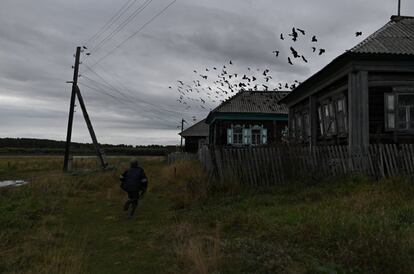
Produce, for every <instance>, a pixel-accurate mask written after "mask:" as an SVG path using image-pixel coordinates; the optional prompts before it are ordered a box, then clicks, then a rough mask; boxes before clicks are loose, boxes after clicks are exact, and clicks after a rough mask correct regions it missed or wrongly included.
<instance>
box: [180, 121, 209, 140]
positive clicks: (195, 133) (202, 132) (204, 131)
mask: <svg viewBox="0 0 414 274" xmlns="http://www.w3.org/2000/svg"><path fill="white" fill-rule="evenodd" d="M208 133H209V129H208V125H207V124H206V119H204V120H201V121H200V122H198V123H196V124H194V125H192V126H191V127H189V128H187V129H186V130H184V131H183V132H181V133H179V134H180V135H181V136H182V137H207V136H208Z"/></svg>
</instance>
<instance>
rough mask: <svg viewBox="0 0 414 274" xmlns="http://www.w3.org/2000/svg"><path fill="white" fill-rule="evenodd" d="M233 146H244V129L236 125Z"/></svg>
mask: <svg viewBox="0 0 414 274" xmlns="http://www.w3.org/2000/svg"><path fill="white" fill-rule="evenodd" d="M233 144H235V145H242V144H243V127H242V126H240V125H236V126H234V127H233Z"/></svg>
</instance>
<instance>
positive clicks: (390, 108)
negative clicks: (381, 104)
mask: <svg viewBox="0 0 414 274" xmlns="http://www.w3.org/2000/svg"><path fill="white" fill-rule="evenodd" d="M395 101H396V100H395V95H394V94H385V128H386V129H388V130H393V129H395V120H396V117H395V108H396V107H395V105H396V104H395V103H396V102H395Z"/></svg>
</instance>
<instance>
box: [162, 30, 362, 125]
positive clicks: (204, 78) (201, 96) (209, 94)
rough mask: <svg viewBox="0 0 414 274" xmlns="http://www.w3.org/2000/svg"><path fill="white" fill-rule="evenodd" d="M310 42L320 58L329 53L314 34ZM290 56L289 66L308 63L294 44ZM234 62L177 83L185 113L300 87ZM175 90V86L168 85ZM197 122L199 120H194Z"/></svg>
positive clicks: (299, 33)
mask: <svg viewBox="0 0 414 274" xmlns="http://www.w3.org/2000/svg"><path fill="white" fill-rule="evenodd" d="M361 35H362V32H356V33H355V36H356V37H358V36H361ZM306 36H307V31H305V30H303V29H300V28H295V27H293V28H292V31H291V33H288V34H287V35H286V34H284V33H281V34H280V40H284V41H286V40H288V37H290V39H291V40H292V41H293V42H297V41H299V40H300V39H302V38H303V37H306ZM311 36H312V37H311V38H310V39H309V40H308V41H310V43H312V44H311V49H312V52H313V53H314V54H315V55H318V56H321V55H323V54H324V53H326V49H325V48H321V47H318V37H317V36H316V35H311ZM289 49H290V52H289V56H287V63H288V64H290V65H294V62H293V60H296V59H298V60H301V61H302V62H304V63H309V61H310V58H308V57H307V56H305V55H304V54H302V53H300V52H299V51H298V50H297V49H295V48H294V47H293V45H289ZM272 54H273V55H274V56H275V57H276V58H280V57H281V50H274V51H273V52H272ZM233 67H234V62H233V61H232V60H230V61H229V62H228V63H226V64H225V65H223V66H220V67H207V68H203V69H202V70H201V71H199V70H194V71H193V72H194V74H195V75H196V78H195V79H194V80H192V81H191V82H189V83H187V82H184V81H182V80H177V86H176V90H177V92H178V98H177V102H179V103H180V104H182V105H183V106H184V107H185V110H187V111H188V110H190V109H195V108H199V109H201V110H206V111H207V110H210V111H211V110H212V107H213V106H216V105H218V104H219V103H222V102H224V101H225V100H226V99H227V98H229V97H231V96H233V95H235V94H236V93H237V92H238V91H240V90H252V91H259V90H260V91H271V90H272V91H291V90H294V89H295V88H296V87H297V86H298V85H300V84H301V82H299V81H298V80H295V81H293V82H290V83H289V82H275V81H274V80H273V79H274V78H273V77H272V75H271V73H270V70H269V69H258V68H250V67H248V68H247V70H245V71H244V72H243V73H240V72H239V71H238V72H235V71H234V70H232V69H233ZM169 89H173V86H169ZM192 118H193V120H194V121H195V120H196V117H195V116H193V117H192Z"/></svg>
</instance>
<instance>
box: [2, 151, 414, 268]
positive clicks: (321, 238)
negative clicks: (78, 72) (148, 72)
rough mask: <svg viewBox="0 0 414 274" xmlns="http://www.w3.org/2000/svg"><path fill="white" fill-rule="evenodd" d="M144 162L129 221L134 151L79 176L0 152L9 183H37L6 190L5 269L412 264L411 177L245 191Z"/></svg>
mask: <svg viewBox="0 0 414 274" xmlns="http://www.w3.org/2000/svg"><path fill="white" fill-rule="evenodd" d="M141 162H142V164H143V165H144V167H145V168H146V171H147V174H148V175H149V178H150V189H149V192H148V193H147V195H146V197H145V198H144V199H143V200H142V201H141V202H140V205H139V208H138V216H137V218H136V219H135V220H132V221H127V219H126V216H125V214H124V213H123V212H122V211H121V207H122V202H123V200H124V199H125V194H124V193H122V191H120V190H119V183H118V175H119V173H120V172H121V171H122V170H123V169H124V168H125V167H126V166H127V164H128V158H118V159H116V160H115V159H113V161H112V164H114V165H115V166H117V167H118V168H117V169H116V170H113V171H110V172H94V173H78V175H76V176H72V175H65V174H62V173H61V172H60V169H61V159H58V158H51V157H45V158H9V159H4V158H2V159H0V180H1V179H8V178H11V177H14V178H18V177H19V175H20V176H24V178H23V179H26V178H29V180H30V181H31V183H30V184H29V185H26V186H23V187H20V188H9V189H0V272H2V273H3V272H4V273H413V272H414V185H413V183H412V182H411V181H409V180H408V179H403V178H395V179H390V180H383V181H381V182H373V181H371V180H369V179H367V178H364V177H352V178H347V179H339V180H335V181H334V182H333V181H332V180H330V181H328V182H319V183H318V184H314V185H312V186H309V185H307V186H306V185H301V184H296V185H291V186H278V187H272V188H267V189H248V188H243V187H241V186H240V185H239V184H238V183H237V182H231V183H228V184H223V185H222V184H218V183H215V182H213V181H212V180H209V178H208V177H207V176H206V175H205V174H204V173H203V171H202V168H201V166H199V165H198V164H197V163H195V162H184V163H177V164H175V165H173V166H166V165H165V163H164V162H163V159H162V158H142V159H141ZM94 165H95V160H94V159H83V160H79V159H78V160H77V161H76V162H75V166H76V167H77V168H81V167H88V168H91V167H93V166H94ZM19 178H22V177H19Z"/></svg>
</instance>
